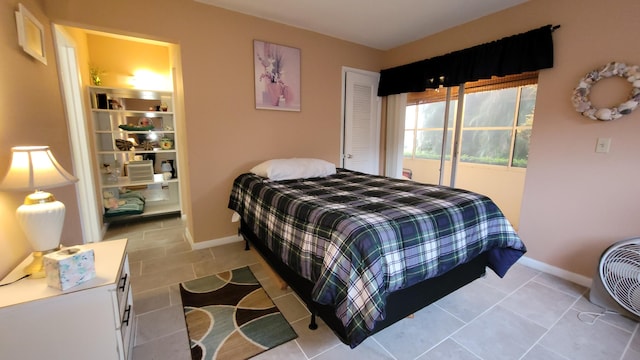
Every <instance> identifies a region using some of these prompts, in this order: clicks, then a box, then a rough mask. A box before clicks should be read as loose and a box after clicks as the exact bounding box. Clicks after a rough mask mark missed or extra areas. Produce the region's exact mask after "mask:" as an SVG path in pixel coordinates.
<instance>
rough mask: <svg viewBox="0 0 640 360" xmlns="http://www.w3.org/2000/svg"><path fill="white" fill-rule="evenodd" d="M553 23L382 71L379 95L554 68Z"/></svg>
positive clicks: (422, 89) (416, 90) (455, 84)
mask: <svg viewBox="0 0 640 360" xmlns="http://www.w3.org/2000/svg"><path fill="white" fill-rule="evenodd" d="M555 28H556V27H552V26H551V25H546V26H543V27H541V28H539V29H535V30H530V31H527V32H525V33H522V34H517V35H513V36H509V37H506V38H502V39H500V40H496V41H492V42H489V43H486V44H481V45H477V46H474V47H470V48H468V49H464V50H459V51H455V52H452V53H449V54H446V55H441V56H436V57H434V58H431V59H426V60H420V61H416V62H414V63H411V64H406V65H401V66H398V67H394V68H390V69H385V70H382V71H380V84H379V86H378V96H387V95H393V94H400V93H405V92H419V91H424V90H426V89H428V88H431V89H435V88H438V87H439V86H440V85H442V86H445V87H449V86H457V85H460V84H463V83H466V82H468V81H476V80H480V79H488V78H490V77H491V76H505V75H513V74H520V73H523V72H527V71H537V70H540V69H547V68H551V67H553V41H552V38H551V32H552V31H553V30H554V29H555Z"/></svg>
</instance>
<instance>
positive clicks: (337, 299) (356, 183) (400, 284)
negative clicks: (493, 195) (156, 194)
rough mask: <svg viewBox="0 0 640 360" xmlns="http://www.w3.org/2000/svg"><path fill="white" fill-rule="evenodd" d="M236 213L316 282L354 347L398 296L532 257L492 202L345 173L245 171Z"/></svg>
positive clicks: (234, 199)
mask: <svg viewBox="0 0 640 360" xmlns="http://www.w3.org/2000/svg"><path fill="white" fill-rule="evenodd" d="M229 208H230V209H232V210H234V211H236V212H237V213H238V214H240V216H241V218H242V219H243V221H244V222H245V223H247V224H249V225H250V226H251V227H252V229H253V232H254V233H255V234H256V235H257V236H258V238H260V239H262V240H264V241H265V242H266V244H267V246H268V247H269V248H270V249H271V250H272V251H273V253H274V254H277V255H279V256H280V258H281V259H282V261H283V262H285V263H286V264H287V265H288V266H289V267H291V268H292V269H294V270H295V271H296V272H298V273H299V274H300V275H302V276H303V277H304V278H306V279H308V280H310V281H312V282H313V283H315V287H314V289H313V293H312V298H313V300H314V301H316V302H318V303H320V304H326V305H333V306H334V307H335V308H336V315H337V317H338V318H339V319H341V320H342V323H343V324H344V326H345V328H346V330H347V335H348V337H349V341H350V342H351V346H352V347H354V346H356V345H358V344H359V343H360V342H362V341H363V340H364V339H365V338H366V337H367V336H368V334H369V333H370V330H371V329H372V328H373V327H374V324H375V322H376V321H377V320H381V319H383V318H384V316H385V314H384V309H385V300H386V297H387V295H388V294H389V293H390V292H392V291H395V290H398V289H401V288H405V287H408V286H411V285H413V284H415V283H418V282H420V281H422V280H424V279H427V278H431V277H435V276H438V275H441V274H443V273H445V272H447V271H448V270H450V269H451V268H453V267H455V266H457V265H459V264H461V263H465V262H467V261H468V260H470V259H472V258H473V257H475V256H477V255H478V254H480V253H482V252H484V251H486V250H490V253H489V260H490V264H489V266H490V267H491V268H492V269H493V270H494V271H495V272H496V273H497V274H498V275H500V276H504V274H505V273H506V271H507V270H508V269H509V267H510V266H511V265H513V263H515V261H517V259H518V258H519V257H520V256H522V254H524V252H525V251H526V249H525V246H524V244H523V243H522V242H521V241H520V238H519V237H518V235H517V234H516V233H515V231H514V230H513V228H512V227H511V225H510V224H509V222H508V221H507V219H506V218H505V217H504V215H503V214H502V212H501V211H500V210H499V209H498V207H497V206H496V205H495V204H494V203H493V201H491V200H490V199H489V198H487V197H486V196H483V195H480V194H476V193H473V192H469V191H465V190H459V189H452V188H449V187H444V186H434V185H425V184H421V183H417V182H413V181H406V180H398V179H391V178H386V177H381V176H372V175H367V174H363V173H358V172H353V171H348V170H344V169H338V173H337V174H335V175H332V176H328V177H323V178H314V179H300V180H286V181H269V180H267V179H264V178H261V177H259V176H257V175H254V174H243V175H240V176H239V177H238V178H237V179H236V180H235V181H234V184H233V188H232V191H231V196H230V199H229Z"/></svg>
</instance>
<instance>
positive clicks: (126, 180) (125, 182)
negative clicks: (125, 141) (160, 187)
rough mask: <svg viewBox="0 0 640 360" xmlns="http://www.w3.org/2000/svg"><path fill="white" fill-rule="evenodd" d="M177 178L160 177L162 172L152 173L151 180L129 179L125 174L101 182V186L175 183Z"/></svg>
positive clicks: (104, 187) (105, 187)
mask: <svg viewBox="0 0 640 360" xmlns="http://www.w3.org/2000/svg"><path fill="white" fill-rule="evenodd" d="M177 182H178V179H177V178H172V179H169V180H165V179H164V178H163V177H162V174H153V181H135V182H131V181H129V178H128V177H126V176H121V177H119V178H118V181H117V182H106V181H104V182H103V183H102V188H103V189H107V188H114V187H127V186H141V185H151V184H168V183H177Z"/></svg>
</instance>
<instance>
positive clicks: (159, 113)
mask: <svg viewBox="0 0 640 360" xmlns="http://www.w3.org/2000/svg"><path fill="white" fill-rule="evenodd" d="M91 111H93V112H95V113H111V114H132V115H146V116H148V117H161V116H162V115H172V116H173V112H171V111H156V110H127V109H118V110H113V109H96V108H92V109H91Z"/></svg>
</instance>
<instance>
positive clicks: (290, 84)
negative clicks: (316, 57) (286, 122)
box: [253, 40, 300, 111]
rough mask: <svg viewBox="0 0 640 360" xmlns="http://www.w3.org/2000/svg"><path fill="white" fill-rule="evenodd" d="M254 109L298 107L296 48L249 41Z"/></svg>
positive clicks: (298, 109) (298, 58)
mask: <svg viewBox="0 0 640 360" xmlns="http://www.w3.org/2000/svg"><path fill="white" fill-rule="evenodd" d="M253 56H254V60H253V61H254V68H255V73H254V74H255V92H256V94H255V96H256V109H267V110H285V111H300V49H296V48H292V47H288V46H283V45H277V44H273V43H269V42H266V41H260V40H254V41H253Z"/></svg>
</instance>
